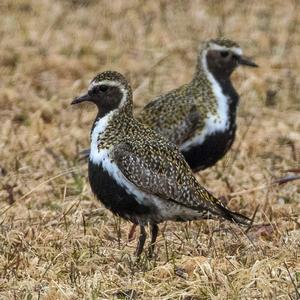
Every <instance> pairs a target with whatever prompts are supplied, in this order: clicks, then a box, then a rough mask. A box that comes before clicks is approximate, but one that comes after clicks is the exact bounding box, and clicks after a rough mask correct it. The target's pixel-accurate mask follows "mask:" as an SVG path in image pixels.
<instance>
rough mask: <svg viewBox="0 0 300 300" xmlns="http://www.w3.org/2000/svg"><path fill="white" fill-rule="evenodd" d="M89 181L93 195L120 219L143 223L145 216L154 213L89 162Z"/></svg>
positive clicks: (99, 166)
mask: <svg viewBox="0 0 300 300" xmlns="http://www.w3.org/2000/svg"><path fill="white" fill-rule="evenodd" d="M89 181H90V185H91V188H92V191H93V193H94V194H95V195H96V196H97V199H98V200H100V201H101V202H102V203H103V204H104V206H105V207H106V208H107V209H109V210H110V211H112V212H113V213H114V214H116V215H119V216H120V217H122V218H124V219H127V220H130V221H131V222H133V223H136V224H137V223H139V221H142V222H143V219H147V216H148V215H150V214H153V213H155V212H154V208H153V207H149V206H146V205H141V204H140V203H138V202H137V201H136V199H135V196H133V195H132V194H130V193H128V192H127V191H126V190H125V189H124V188H123V187H122V186H120V185H119V184H117V182H116V181H115V180H114V178H113V177H111V176H110V175H109V174H108V172H107V171H105V170H104V169H103V168H102V166H101V165H95V164H93V163H92V162H90V161H89Z"/></svg>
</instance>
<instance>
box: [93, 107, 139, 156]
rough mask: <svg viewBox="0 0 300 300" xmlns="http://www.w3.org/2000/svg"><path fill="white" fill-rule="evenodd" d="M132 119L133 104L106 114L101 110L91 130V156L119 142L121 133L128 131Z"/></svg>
mask: <svg viewBox="0 0 300 300" xmlns="http://www.w3.org/2000/svg"><path fill="white" fill-rule="evenodd" d="M132 118H133V113H132V103H127V105H124V106H122V107H121V108H116V109H112V110H110V111H108V112H106V114H103V113H102V112H101V111H100V110H99V112H98V114H97V116H96V119H95V121H94V124H93V127H92V130H91V154H93V153H94V154H95V153H97V152H98V151H99V149H101V148H109V146H110V145H112V144H113V143H115V142H118V139H119V138H121V134H120V133H121V132H125V131H126V127H127V124H129V123H130V120H131V119H132ZM92 152H93V153H92Z"/></svg>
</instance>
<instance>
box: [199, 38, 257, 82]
mask: <svg viewBox="0 0 300 300" xmlns="http://www.w3.org/2000/svg"><path fill="white" fill-rule="evenodd" d="M200 59H201V62H200V63H201V65H202V66H203V65H204V67H206V68H207V69H208V71H210V72H211V73H212V74H213V75H215V76H219V77H220V76H221V77H224V76H225V77H230V75H231V74H232V72H233V71H234V70H235V69H236V68H237V67H238V66H249V67H258V65H257V64H256V63H254V62H253V61H252V60H251V59H250V58H248V57H246V56H244V55H243V51H242V49H241V47H240V46H239V45H238V44H237V43H236V42H234V41H232V40H228V39H223V38H220V39H213V40H209V41H208V42H206V43H205V44H204V47H203V48H202V51H201V55H200Z"/></svg>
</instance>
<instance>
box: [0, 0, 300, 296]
mask: <svg viewBox="0 0 300 300" xmlns="http://www.w3.org/2000/svg"><path fill="white" fill-rule="evenodd" d="M0 8H1V18H0V37H1V49H0V75H1V77H0V78H1V79H0V105H1V110H0V119H1V126H0V148H1V152H0V156H1V158H0V180H1V182H0V298H1V299H78V298H85V299H185V300H188V299H275V298H276V299H296V298H297V295H298V297H299V291H298V292H297V287H298V288H299V285H300V217H299V213H300V196H299V194H300V193H299V192H300V187H299V181H294V182H292V183H288V184H286V185H282V186H279V187H278V186H273V187H269V188H265V189H261V190H258V191H255V192H252V193H245V194H243V195H241V196H234V197H229V198H228V200H229V203H228V205H229V206H230V207H231V208H232V209H235V210H239V211H241V212H243V213H245V214H247V215H249V216H251V214H252V213H253V211H254V210H255V208H256V207H257V205H259V210H258V213H257V217H256V222H257V223H260V224H262V223H264V224H269V225H266V226H262V227H256V228H254V229H252V230H251V231H250V232H249V233H248V236H246V235H245V234H244V233H243V232H242V231H241V229H239V228H238V227H236V226H234V225H231V224H229V223H227V222H217V221H210V222H192V223H190V224H180V223H171V222H170V223H168V224H167V225H166V226H165V227H164V226H161V229H162V232H163V233H162V234H161V235H160V236H159V238H158V243H157V248H156V249H157V253H156V256H155V259H153V260H148V259H147V258H146V257H142V259H141V261H139V262H136V261H135V258H134V257H133V252H134V251H133V250H134V247H135V244H136V241H133V242H130V243H129V242H127V239H126V234H127V232H128V229H129V227H130V224H128V223H125V222H124V221H121V220H119V219H118V218H115V217H112V215H111V214H110V213H109V212H108V211H107V210H105V209H103V208H102V207H101V206H100V204H99V203H98V202H97V201H95V200H94V198H93V196H92V194H91V191H90V188H89V185H88V182H87V178H86V175H87V167H86V164H85V163H83V162H78V161H77V160H76V157H77V152H78V150H80V149H83V148H85V147H86V146H87V145H88V136H89V128H90V126H91V123H92V121H93V118H94V115H95V111H94V109H91V108H89V109H88V110H86V109H72V108H71V107H70V105H69V103H70V101H71V99H72V98H73V97H74V96H75V95H77V94H79V93H80V92H81V91H82V90H83V89H84V88H86V86H87V83H88V81H89V80H90V79H91V78H92V77H93V76H94V74H95V73H97V72H99V71H103V70H107V69H114V70H119V71H121V72H123V73H125V74H126V75H127V76H128V77H129V78H130V80H131V82H132V84H133V86H134V88H135V95H134V96H135V103H136V105H137V106H139V107H140V106H142V105H143V104H144V103H145V101H146V100H148V99H151V98H152V97H154V96H155V95H158V94H160V93H162V92H164V91H167V90H169V89H170V88H173V87H175V86H178V85H179V84H181V83H183V82H186V81H187V80H189V78H190V77H191V75H192V73H193V70H194V64H195V56H196V51H197V48H198V45H199V42H200V41H202V40H205V39H208V38H212V37H215V36H218V35H220V34H223V35H225V36H227V37H229V38H232V39H235V40H237V41H239V42H240V43H241V45H242V46H243V48H244V50H245V53H246V54H249V55H252V56H254V57H255V60H256V62H257V63H258V64H259V65H260V68H259V69H257V70H250V69H239V70H238V71H237V72H236V74H235V76H234V84H235V86H236V87H237V89H238V91H239V93H240V94H241V96H242V98H241V105H240V109H239V119H238V123H239V128H238V136H237V140H236V142H235V143H234V146H233V149H232V150H231V152H230V153H229V154H228V155H227V158H226V159H224V160H223V161H221V162H219V163H218V164H217V166H215V167H213V168H212V169H210V170H207V171H205V172H202V173H201V174H199V180H200V181H201V182H202V183H204V184H205V185H206V186H207V187H208V188H209V189H210V190H211V191H213V192H214V193H215V194H216V195H228V194H229V193H232V192H238V191H242V190H244V189H248V188H253V187H256V186H260V185H261V184H264V183H268V182H270V181H271V180H272V179H273V178H276V177H280V176H283V175H284V174H286V173H284V171H285V170H287V169H291V168H299V160H300V151H299V149H300V117H299V115H300V102H299V95H300V76H299V74H300V60H299V52H300V32H299V28H300V6H299V5H298V1H297V0H295V1H292V0H287V1H285V2H284V3H282V1H279V0H278V1H276V0H274V1H238V0H236V1H235V0H228V1H204V0H202V1H200V0H197V1H179V0H177V1H163V0H161V1H138V0H136V1H121V0H116V1H95V0H85V1H79V0H64V1H58V0H57V1H50V0H42V1H37V0H14V1H9V0H4V1H1V3H0ZM93 212H95V213H93ZM297 293H298V294H297Z"/></svg>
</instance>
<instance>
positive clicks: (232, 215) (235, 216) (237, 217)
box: [218, 204, 253, 226]
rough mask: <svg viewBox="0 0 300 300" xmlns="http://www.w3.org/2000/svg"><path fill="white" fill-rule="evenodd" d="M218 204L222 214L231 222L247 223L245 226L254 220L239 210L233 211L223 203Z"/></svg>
mask: <svg viewBox="0 0 300 300" xmlns="http://www.w3.org/2000/svg"><path fill="white" fill-rule="evenodd" d="M218 206H219V209H220V210H221V216H222V217H224V218H225V219H227V220H229V221H231V222H234V223H237V224H241V225H245V226H250V225H251V224H252V222H253V220H252V219H249V218H248V217H246V216H244V215H242V214H239V213H237V212H233V211H231V210H229V209H227V208H226V207H225V206H223V205H221V204H218Z"/></svg>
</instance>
